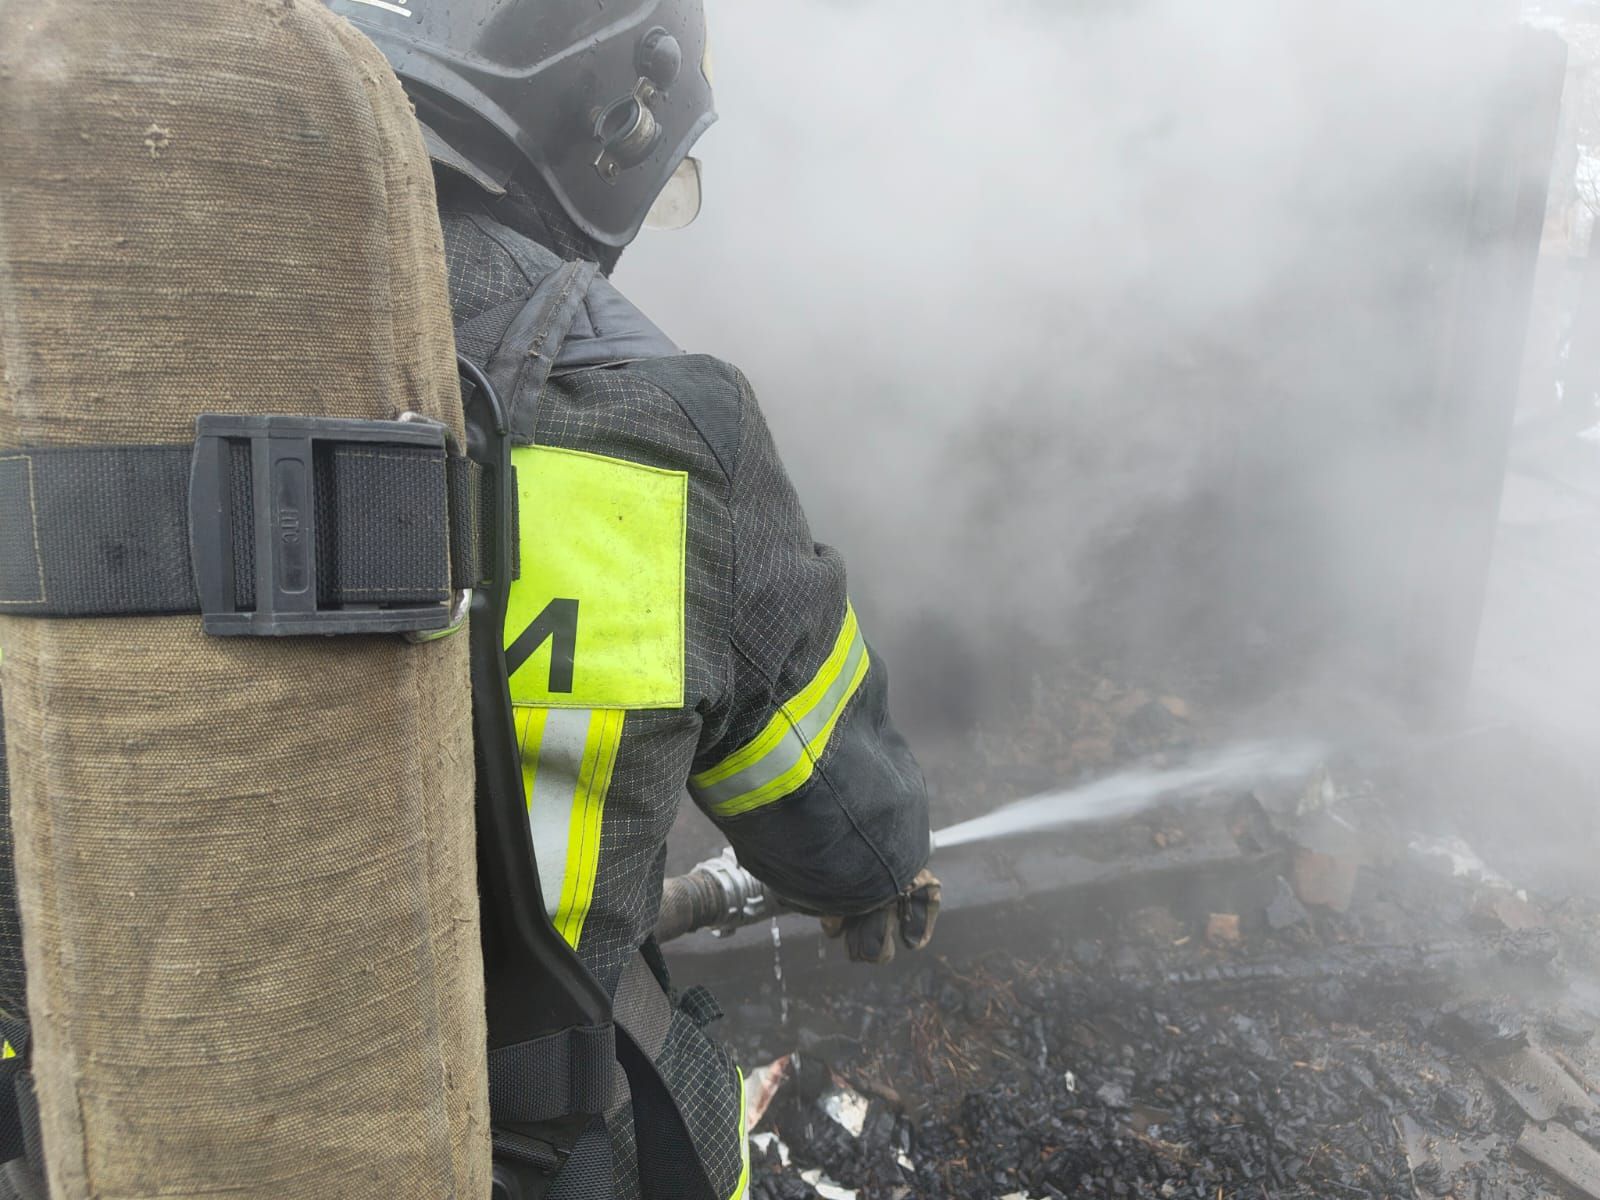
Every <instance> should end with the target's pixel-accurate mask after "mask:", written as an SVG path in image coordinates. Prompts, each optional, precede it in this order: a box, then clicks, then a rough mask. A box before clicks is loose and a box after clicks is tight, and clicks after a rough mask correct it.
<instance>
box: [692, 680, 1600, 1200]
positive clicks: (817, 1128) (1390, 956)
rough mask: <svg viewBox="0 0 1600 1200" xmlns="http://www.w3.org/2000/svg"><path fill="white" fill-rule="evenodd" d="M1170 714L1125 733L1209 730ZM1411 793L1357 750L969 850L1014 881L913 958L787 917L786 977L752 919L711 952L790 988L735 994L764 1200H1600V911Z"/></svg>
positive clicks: (1129, 705)
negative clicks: (1516, 874)
mask: <svg viewBox="0 0 1600 1200" xmlns="http://www.w3.org/2000/svg"><path fill="white" fill-rule="evenodd" d="M1101 695H1102V698H1103V699H1104V698H1106V696H1107V693H1106V691H1105V690H1104V689H1102V691H1101ZM1155 702H1156V703H1157V704H1159V705H1160V707H1161V708H1162V711H1163V712H1164V713H1166V714H1167V715H1168V717H1170V718H1172V719H1171V720H1156V719H1153V718H1152V716H1151V713H1150V710H1149V707H1148V705H1149V700H1148V699H1147V698H1143V697H1141V696H1138V695H1136V694H1134V693H1132V692H1119V693H1118V694H1117V695H1116V696H1115V697H1114V698H1111V699H1108V700H1107V701H1106V711H1107V712H1109V713H1112V714H1115V713H1126V714H1128V719H1126V720H1123V719H1122V718H1118V717H1116V716H1114V715H1113V716H1109V717H1107V718H1106V722H1107V724H1108V725H1111V724H1121V725H1122V726H1123V729H1124V732H1123V733H1122V734H1121V735H1119V736H1122V737H1124V739H1125V744H1124V745H1123V746H1122V747H1121V748H1122V750H1123V751H1125V752H1145V753H1149V752H1150V751H1151V750H1152V749H1153V748H1154V747H1157V746H1159V745H1161V744H1163V743H1168V744H1170V743H1172V742H1174V741H1178V742H1181V741H1182V740H1183V739H1184V737H1185V736H1186V733H1187V732H1188V726H1189V717H1190V714H1189V712H1188V708H1187V706H1186V705H1184V704H1182V703H1181V702H1178V701H1176V700H1174V699H1172V698H1170V697H1169V698H1168V699H1167V700H1166V701H1165V702H1163V701H1161V700H1160V699H1159V698H1156V699H1155ZM1140 713H1143V714H1144V715H1143V716H1142V717H1139V718H1138V719H1132V718H1133V717H1134V716H1135V715H1136V714H1140ZM1126 739H1131V742H1130V741H1127V740H1126ZM1037 750H1038V747H1037V745H1035V746H1033V747H1031V748H1030V752H1031V756H1032V757H1035V758H1037ZM1080 750H1081V746H1080ZM1063 753H1066V751H1065V750H1064V751H1063ZM975 771H979V772H980V773H984V774H988V775H991V776H992V775H993V772H991V771H987V770H984V769H981V768H977V769H975ZM947 782H954V781H953V780H948V781H947ZM1409 786H1411V784H1410V783H1408V781H1407V779H1406V778H1405V776H1404V775H1403V774H1398V773H1388V774H1381V773H1378V772H1374V771H1371V770H1367V769H1363V768H1361V767H1359V766H1357V765H1355V764H1348V763H1347V764H1330V765H1329V766H1328V767H1326V768H1324V769H1321V770H1319V771H1317V772H1316V773H1314V775H1313V776H1311V777H1310V778H1308V779H1306V780H1304V781H1303V782H1301V783H1297V784H1295V785H1292V786H1289V785H1286V786H1282V787H1278V788H1276V789H1275V790H1270V791H1269V790H1266V789H1259V790H1256V791H1254V792H1251V793H1248V794H1243V795H1230V796H1217V797H1213V798H1212V799H1211V800H1210V801H1209V802H1206V803H1203V804H1201V805H1199V806H1195V807H1190V806H1183V807H1170V808H1166V809H1160V810H1157V811H1155V812H1152V813H1150V814H1146V815H1145V816H1144V817H1141V818H1139V819H1136V820H1133V821H1125V822H1121V823H1119V824H1117V825H1116V826H1114V827H1106V828H1100V829H1092V830H1088V831H1082V830H1080V831H1078V832H1076V833H1074V834H1072V835H1071V836H1070V838H1068V839H1066V840H1067V841H1069V842H1070V843H1071V844H1070V846H1068V845H1060V846H1056V847H1055V848H1054V849H1053V850H1050V851H1046V850H1043V849H1041V847H1040V846H1039V845H1037V844H1031V845H1029V846H1027V847H1026V848H1023V847H1018V846H1016V845H1015V844H1011V845H1009V846H1006V845H1001V846H989V847H986V848H975V850H976V853H974V854H973V855H971V856H969V857H968V858H966V859H962V860H960V861H957V860H956V858H955V857H954V856H952V857H951V859H950V860H948V861H946V862H945V863H944V864H943V866H944V867H945V869H946V870H948V871H950V872H951V873H952V874H955V875H957V876H958V877H964V878H967V879H968V883H969V885H968V886H966V887H965V888H964V890H965V891H966V893H967V894H969V895H971V894H978V895H981V896H983V897H985V899H984V900H983V901H980V902H978V903H977V904H975V905H972V906H966V907H963V906H961V905H959V904H958V906H957V907H955V908H954V909H953V910H952V911H951V912H950V913H949V914H948V915H949V928H948V931H947V932H948V935H949V936H948V937H946V938H944V939H943V945H942V947H941V948H940V949H941V951H942V952H941V956H940V957H939V958H937V959H935V960H933V961H931V962H930V961H927V960H921V961H918V960H916V959H914V958H912V957H911V956H903V961H898V962H897V963H896V964H895V965H894V966H893V967H892V968H891V969H890V970H888V971H886V972H881V973H874V972H870V971H862V970H855V971H852V972H850V973H849V974H848V975H846V974H844V972H846V971H849V968H848V967H847V966H845V965H844V964H842V963H841V962H840V961H839V959H840V958H841V956H840V955H839V953H838V952H837V951H836V950H835V949H834V948H833V947H831V946H829V945H828V944H826V943H820V942H818V941H816V940H814V939H812V940H806V939H805V938H804V937H803V935H801V933H800V930H801V928H802V927H801V926H799V925H794V926H790V925H785V926H784V929H785V932H786V934H789V933H790V931H791V930H792V931H793V934H792V935H790V936H786V937H785V939H784V941H783V943H782V945H781V946H780V947H779V948H778V949H777V951H776V954H777V957H778V962H777V964H776V965H777V966H778V967H779V968H780V969H781V974H782V979H781V980H779V979H776V978H774V976H773V967H774V964H773V963H772V956H773V954H774V950H773V947H772V946H771V945H770V943H769V941H768V939H767V938H766V937H764V936H762V931H761V930H759V929H757V930H750V931H746V933H745V934H742V935H741V937H742V938H744V939H745V941H744V942H743V944H742V945H741V946H739V947H737V952H736V953H732V952H734V951H735V949H736V948H735V947H734V946H732V945H729V946H726V947H724V948H723V949H722V950H721V951H720V952H719V953H718V954H716V955H712V956H709V957H717V958H721V957H730V956H731V957H738V956H740V955H742V956H745V963H744V966H743V968H741V972H740V973H741V975H742V976H743V979H744V983H743V984H742V985H741V987H740V991H741V992H742V993H743V994H744V995H745V996H747V997H748V996H749V994H750V992H751V991H752V988H751V986H750V984H749V979H750V978H751V977H752V976H753V975H756V974H758V973H759V974H762V975H764V976H765V977H766V978H767V979H768V980H769V981H770V982H769V983H768V986H767V988H766V993H765V995H762V996H759V997H757V998H754V999H749V1000H747V1001H746V1002H745V1003H743V1004H739V1005H731V1006H730V1007H731V1008H733V1011H732V1012H731V1013H730V1020H729V1026H730V1030H729V1032H730V1034H731V1036H732V1038H733V1040H734V1042H735V1044H736V1047H737V1050H738V1052H739V1055H740V1058H741V1060H742V1061H743V1062H745V1063H747V1064H754V1063H766V1064H769V1065H768V1066H766V1067H763V1068H762V1069H760V1070H757V1071H755V1072H753V1073H752V1075H751V1078H750V1089H749V1090H750V1101H751V1103H750V1114H751V1116H752V1118H753V1123H752V1130H753V1132H754V1134H755V1136H754V1138H753V1141H752V1168H751V1169H752V1190H751V1194H752V1196H756V1197H770V1198H778V1197H783V1198H786V1200H801V1198H802V1197H810V1196H816V1195H820V1196H824V1197H830V1198H838V1197H844V1196H849V1195H854V1196H856V1197H858V1198H859V1200H876V1198H880V1197H881V1198H884V1200H907V1198H909V1197H922V1196H951V1197H992V1198H994V1200H1017V1198H1032V1200H1044V1198H1046V1197H1052V1198H1054V1197H1065V1196H1072V1197H1080V1196H1081V1197H1090V1196H1113V1197H1118V1196H1127V1197H1163V1198H1186V1200H1219V1198H1220V1200H1227V1198H1231V1197H1284V1198H1289V1197H1364V1198H1378V1197H1454V1198H1455V1200H1494V1198H1507V1200H1510V1198H1513V1197H1517V1198H1520V1197H1540V1196H1568V1195H1570V1196H1592V1197H1600V1103H1597V1101H1600V1082H1597V1081H1600V1048H1597V1046H1596V1044H1595V1042H1594V1034H1595V1031H1596V1029H1597V1028H1600V974H1597V973H1596V972H1597V971H1600V963H1597V962H1596V951H1595V947H1597V946H1600V940H1597V935H1600V905H1597V904H1595V903H1593V902H1591V901H1589V900H1585V899H1582V898H1579V897H1575V896H1565V897H1564V896H1557V895H1547V894H1540V893H1538V892H1536V891H1528V890H1524V889H1522V888H1519V887H1518V886H1516V883H1515V882H1514V881H1512V880H1509V879H1506V878H1502V877H1501V876H1499V875H1497V874H1496V873H1495V871H1494V870H1493V869H1492V868H1490V867H1489V866H1488V865H1487V864H1485V863H1484V862H1483V861H1481V860H1480V859H1479V858H1478V857H1477V856H1476V855H1475V854H1474V852H1473V850H1472V847H1471V845H1470V844H1469V843H1468V842H1467V841H1466V840H1464V839H1463V838H1461V837H1456V836H1446V837H1437V836H1433V837H1422V836H1419V835H1417V834H1416V833H1415V832H1414V831H1413V829H1412V825H1413V823H1414V822H1413V818H1414V817H1415V816H1416V808H1415V806H1413V805H1408V804H1397V803H1396V792H1397V790H1398V789H1402V788H1406V787H1409ZM1436 827H1437V826H1436ZM1052 854H1053V855H1054V861H1055V864H1056V866H1055V868H1052V867H1051V866H1050V856H1051V855H1052ZM1096 860H1100V863H1101V865H1107V864H1110V865H1113V866H1114V868H1115V869H1114V870H1113V871H1110V872H1105V871H1096V870H1088V869H1084V868H1083V864H1084V863H1093V862H1095V861H1096ZM1019 875H1020V876H1022V878H1021V879H1020V880H1019V879H1017V878H1016V877H1017V876H1019ZM1002 877H1009V880H1010V885H1013V886H1014V888H1015V890H1012V891H1007V890H1005V889H1004V888H1001V889H999V890H996V889H994V888H993V887H991V888H990V889H989V890H988V891H985V890H984V888H983V887H982V886H972V884H973V882H974V881H981V880H985V879H987V880H989V881H991V883H992V881H993V880H994V879H996V878H1002ZM952 890H953V891H954V892H955V893H956V894H958V895H959V894H961V891H962V890H963V888H962V887H961V885H958V886H957V888H955V889H952ZM762 963H765V964H766V966H765V967H764V968H762V967H761V966H760V964H762ZM752 964H755V965H754V966H752ZM703 965H704V964H700V963H697V964H696V968H695V974H696V975H703V974H704V972H703V971H702V970H701V967H702V966H703ZM846 979H847V980H848V986H842V984H843V982H844V981H845V980H846ZM735 994H737V993H735V992H734V991H733V990H732V989H731V987H729V986H727V985H725V987H724V995H728V996H732V995H735ZM780 1009H781V1011H780Z"/></svg>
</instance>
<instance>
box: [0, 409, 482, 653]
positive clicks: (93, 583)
mask: <svg viewBox="0 0 1600 1200" xmlns="http://www.w3.org/2000/svg"><path fill="white" fill-rule="evenodd" d="M247 420H248V419H247ZM255 420H257V421H259V422H277V421H286V422H287V421H289V420H290V419H287V418H257V419H255ZM203 421H204V419H203ZM323 427H327V436H326V437H324V436H321V435H320V433H319V432H318V431H319V430H320V429H321V428H323ZM350 427H361V429H360V430H358V433H359V434H360V436H359V438H351V437H350V436H349V433H350ZM263 428H266V427H265V425H263ZM306 430H310V434H309V436H288V435H283V434H280V433H279V432H277V431H276V429H273V430H271V431H270V432H259V433H258V432H254V431H253V430H252V431H247V432H243V433H240V434H238V435H237V436H230V435H228V434H223V435H218V436H212V437H202V438H201V439H200V440H199V441H197V442H196V444H195V445H193V446H98V447H82V448H79V447H72V448H65V447H50V448H38V449H24V450H13V451H7V452H4V453H0V613H7V614H18V615H31V616H50V617H79V616H114V615H127V616H134V615H154V614H161V613H186V612H205V613H207V614H208V617H209V616H210V615H211V614H213V613H225V614H227V615H228V616H229V617H234V618H237V617H239V616H241V615H243V616H244V617H245V619H248V618H249V617H251V616H255V615H257V614H259V615H260V616H261V617H262V618H263V619H267V618H270V617H271V616H272V615H273V614H274V613H276V612H279V611H283V612H289V611H290V610H291V609H292V610H293V616H294V618H295V619H296V620H299V621H301V622H303V623H304V624H306V625H307V626H315V627H307V628H305V629H304V632H308V633H334V632H341V629H339V628H324V627H321V626H322V624H323V622H324V621H325V620H326V618H327V617H328V616H329V615H330V613H334V612H335V611H337V610H350V609H352V608H354V609H357V610H359V611H360V612H362V613H364V614H367V615H370V614H373V613H390V614H393V613H396V612H399V611H401V610H406V611H412V612H418V615H419V618H421V619H419V621H418V622H416V623H414V624H413V625H411V626H403V625H399V624H397V625H396V626H395V629H396V631H398V630H399V629H401V628H417V629H422V628H428V627H429V625H430V620H432V623H433V624H447V623H448V622H446V621H442V620H435V619H433V618H428V617H427V614H426V613H423V612H420V611H419V610H426V609H430V608H431V609H435V610H437V609H440V608H448V606H449V605H450V603H451V601H452V598H453V597H454V596H456V595H457V594H459V593H460V592H462V591H464V590H466V589H470V588H472V587H474V586H476V585H477V584H478V583H479V582H481V572H482V569H483V568H482V566H481V564H482V562H483V559H484V555H483V550H482V542H483V538H484V536H485V532H486V522H485V518H484V515H483V502H484V501H483V496H482V488H481V486H480V476H481V470H480V468H479V467H478V466H477V465H476V464H475V463H473V462H471V461H470V460H469V459H467V458H464V457H461V456H459V455H455V454H453V453H449V452H448V451H447V449H446V447H445V444H444V442H445V439H444V435H443V433H442V431H440V432H438V433H437V434H436V435H435V437H434V440H435V441H436V442H437V443H438V444H436V445H427V444H414V443H415V440H416V434H417V431H418V426H416V425H406V424H405V423H402V422H324V423H318V422H314V421H304V420H298V421H295V423H294V424H293V425H292V426H291V431H292V433H293V434H295V435H303V434H304V433H305V431H306ZM201 432H202V433H204V432H205V426H204V424H203V423H202V426H201ZM427 434H428V431H427V430H426V429H424V430H423V436H424V437H426V436H427ZM386 436H404V437H407V438H411V439H413V444H404V443H394V444H391V443H389V442H386V441H385V440H384V438H385V437H386ZM258 443H260V444H259V445H258ZM280 443H286V444H288V445H289V447H290V450H291V451H292V452H293V454H294V456H295V457H294V461H292V462H287V463H285V462H284V461H282V460H283V459H285V458H288V457H291V453H290V451H284V452H281V453H280V452H279V451H280V450H281V446H280ZM203 450H204V451H209V453H208V454H207V455H205V456H204V458H202V451H203ZM262 450H271V451H272V452H273V453H274V454H275V457H272V458H270V459H269V458H268V457H267V456H266V455H265V454H263V453H260V452H259V451H262ZM307 464H309V470H307V469H306V466H307ZM263 472H270V473H269V474H263ZM206 489H209V490H206ZM264 497H265V498H266V500H267V504H268V508H267V510H266V511H263V510H262V508H261V504H262V500H263V498H264ZM264 518H265V519H264ZM264 536H265V537H266V538H268V539H270V542H267V543H265V544H270V545H271V547H272V557H271V561H270V562H267V563H264V564H263V563H261V562H260V561H259V560H258V552H259V551H260V549H261V547H262V545H263V544H264V541H263V538H264ZM262 566H266V567H267V568H269V571H268V573H265V574H264V573H263V572H262V571H261V570H260V568H261V567H262ZM262 579H267V580H269V581H270V583H271V593H272V594H271V596H268V597H265V600H266V601H267V602H266V603H263V602H262V601H263V599H264V598H263V597H262V595H261V587H260V585H261V581H262ZM286 596H303V602H299V601H297V602H296V603H294V604H293V605H291V606H289V607H285V606H284V598H285V597H286ZM340 615H344V614H340ZM434 618H437V612H435V613H434ZM207 627H208V629H209V628H210V624H209V621H208V626H207ZM239 631H240V632H244V630H239ZM290 631H293V630H279V629H255V630H250V632H290ZM347 631H349V632H370V631H382V630H361V629H350V630H347ZM212 632H222V631H220V630H212Z"/></svg>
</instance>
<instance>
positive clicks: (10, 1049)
mask: <svg viewBox="0 0 1600 1200" xmlns="http://www.w3.org/2000/svg"><path fill="white" fill-rule="evenodd" d="M16 1056H17V1048H16V1047H15V1046H13V1045H12V1044H11V1040H10V1039H9V1038H8V1039H6V1044H5V1049H4V1050H3V1051H0V1058H15V1057H16ZM739 1078H740V1080H741V1081H742V1080H743V1078H744V1076H742V1075H741V1076H740V1077H739Z"/></svg>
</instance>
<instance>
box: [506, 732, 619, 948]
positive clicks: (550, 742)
mask: <svg viewBox="0 0 1600 1200" xmlns="http://www.w3.org/2000/svg"><path fill="white" fill-rule="evenodd" d="M514 712H515V719H516V726H517V741H518V744H519V746H520V748H521V752H522V786H523V791H524V794H525V795H526V796H527V802H528V830H529V833H530V835H531V836H532V838H533V856H534V861H535V862H536V863H537V864H538V867H539V890H540V892H541V894H542V895H543V898H544V906H545V911H546V912H547V913H549V914H550V920H551V922H552V923H553V924H554V925H555V927H556V929H557V930H558V931H559V932H560V934H561V936H562V937H563V938H565V939H566V940H567V944H568V945H569V946H571V947H573V948H574V949H576V948H577V946H578V942H579V940H580V939H581V938H582V936H583V925H584V921H585V920H586V919H587V918H588V916H589V907H590V905H591V904H592V903H593V902H594V888H595V880H596V878H597V876H598V873H599V868H600V832H601V826H602V823H603V821H604V817H605V806H606V794H607V793H608V792H609V791H610V790H611V775H612V772H613V771H614V769H615V768H616V763H617V750H618V748H619V747H620V746H621V745H622V727H623V723H624V721H625V719H626V716H627V714H626V713H623V712H621V711H619V710H617V709H566V708H540V707H533V706H526V705H519V706H518V707H517V708H516V709H514Z"/></svg>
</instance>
